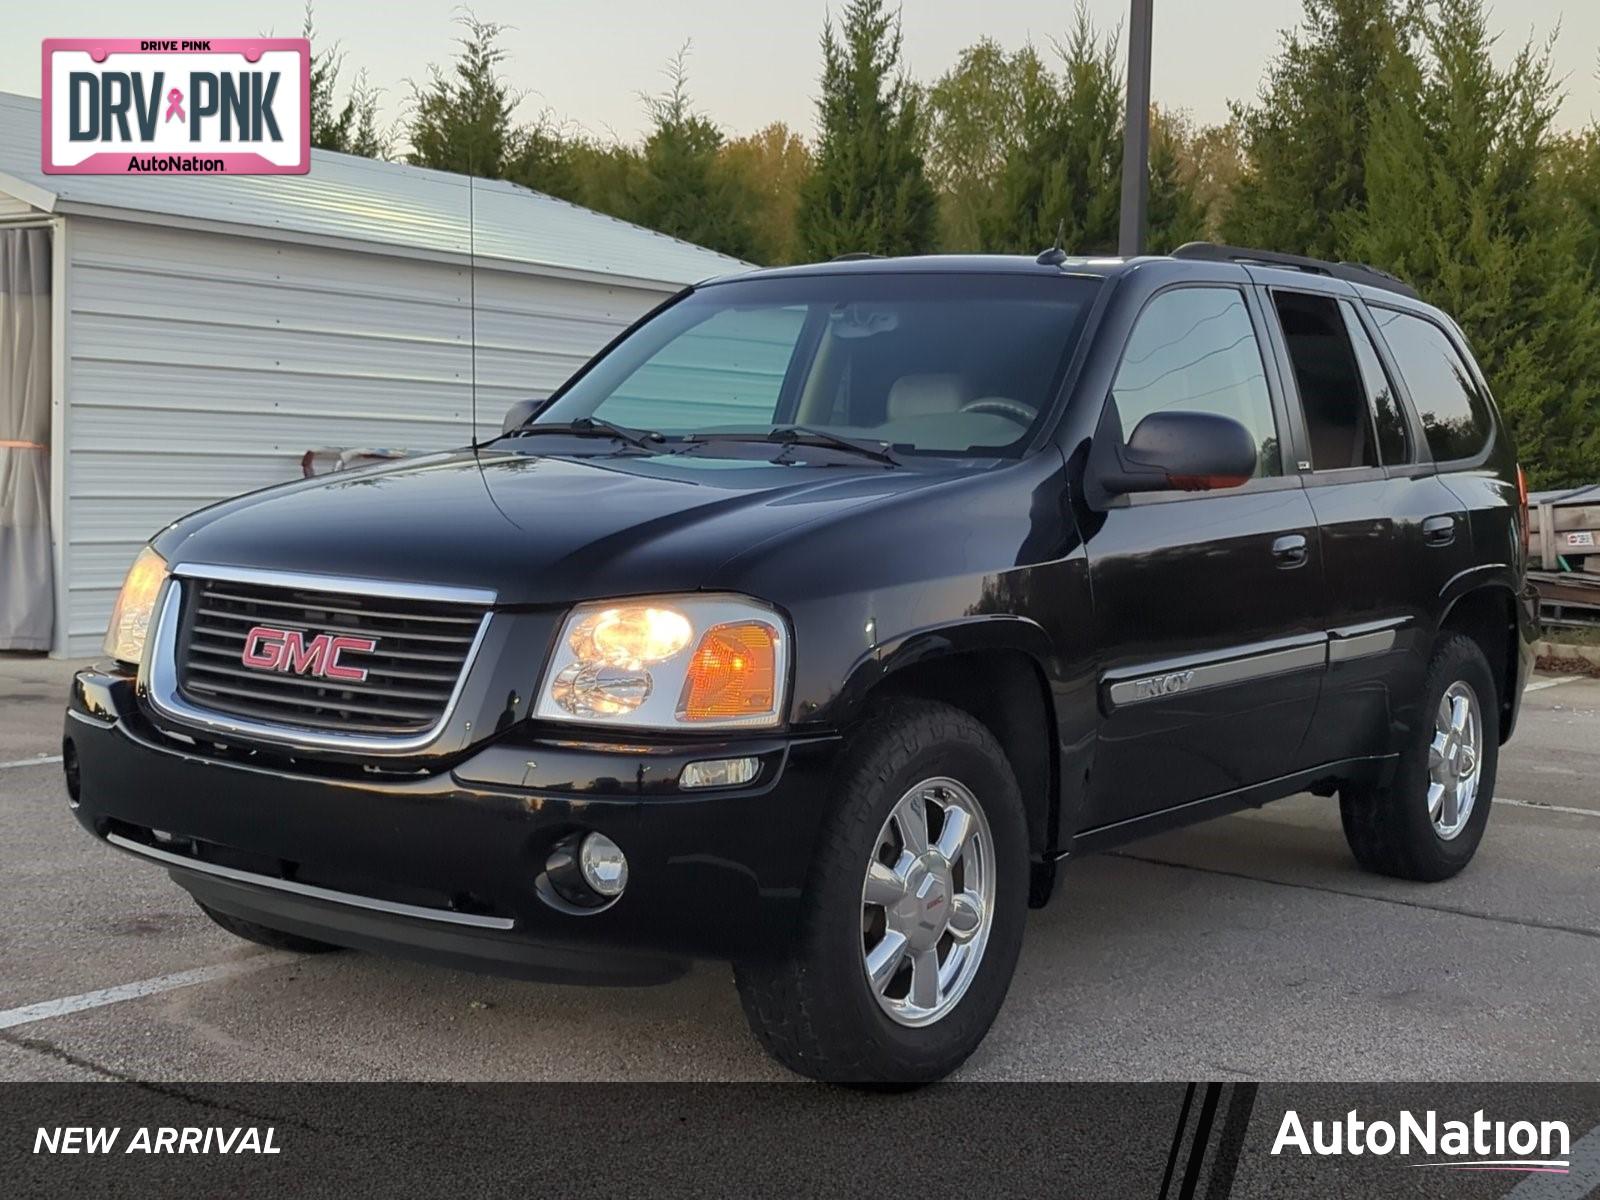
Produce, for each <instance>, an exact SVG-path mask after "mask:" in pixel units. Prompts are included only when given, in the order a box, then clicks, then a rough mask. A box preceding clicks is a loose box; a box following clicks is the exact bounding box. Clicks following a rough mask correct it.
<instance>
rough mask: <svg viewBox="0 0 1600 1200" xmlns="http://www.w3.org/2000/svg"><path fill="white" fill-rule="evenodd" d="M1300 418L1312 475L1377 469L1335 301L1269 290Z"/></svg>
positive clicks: (1368, 418)
mask: <svg viewBox="0 0 1600 1200" xmlns="http://www.w3.org/2000/svg"><path fill="white" fill-rule="evenodd" d="M1272 304H1273V307H1274V308H1275V309H1276V310H1277V313H1278V325H1279V327H1280V328H1281V329H1282V330H1283V340H1284V343H1285V345H1286V346H1287V347H1288V350H1289V362H1290V364H1291V365H1292V366H1293V367H1294V382H1295V390H1296V391H1298V392H1299V393H1300V408H1301V411H1302V412H1303V413H1304V414H1305V418H1306V435H1307V438H1308V439H1309V440H1310V443H1311V446H1310V449H1311V469H1312V470H1313V471H1338V470H1344V469H1347V468H1350V467H1375V466H1377V465H1378V445H1377V438H1376V436H1375V433H1374V430H1373V425H1372V415H1371V413H1370V412H1369V411H1368V408H1367V390H1366V385H1365V384H1364V383H1363V381H1362V378H1361V368H1360V367H1359V365H1358V364H1357V363H1356V355H1355V349H1354V348H1353V347H1352V346H1351V344H1350V333H1349V331H1348V330H1347V329H1346V328H1345V323H1344V317H1343V315H1342V314H1341V313H1340V312H1339V302H1338V301H1337V300H1334V299H1330V298H1329V297H1327V296H1313V295H1309V294H1307V293H1305V292H1284V291H1278V290H1276V289H1274V290H1273V292H1272Z"/></svg>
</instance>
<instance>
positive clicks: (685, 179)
mask: <svg viewBox="0 0 1600 1200" xmlns="http://www.w3.org/2000/svg"><path fill="white" fill-rule="evenodd" d="M687 53H688V47H687V46H685V47H684V49H683V50H680V51H679V52H678V55H677V57H676V58H674V59H673V60H672V62H671V64H670V65H669V66H668V68H667V77H668V79H669V80H670V83H671V86H670V87H669V88H668V90H667V91H666V92H664V93H662V94H661V95H658V96H646V97H644V101H645V107H646V109H647V110H648V111H649V113H650V123H651V129H650V134H649V136H648V137H647V138H646V139H645V143H644V153H643V154H642V155H641V156H640V159H639V162H638V169H637V170H635V171H633V172H631V178H630V179H629V182H628V187H627V195H628V201H627V208H626V211H625V212H624V214H623V215H625V216H626V217H627V218H628V219H629V220H631V221H633V222H635V223H636V224H639V225H644V226H646V227H648V228H650V229H655V230H658V231H659V232H661V233H665V234H670V235H671V236H673V237H680V238H683V239H684V240H685V241H690V242H694V243H696V244H697V245H701V246H706V247H708V248H709V249H712V250H720V251H722V252H723V253H724V254H731V255H733V256H734V257H736V258H749V257H751V256H752V255H753V254H754V253H755V250H756V234H755V229H754V226H753V224H752V216H753V214H754V212H755V209H756V200H755V197H754V195H753V194H752V193H751V191H750V189H749V188H748V186H747V185H746V183H745V180H744V179H743V178H742V177H741V176H739V175H737V174H736V173H734V172H732V171H729V170H728V169H727V167H726V165H725V164H724V163H723V162H722V161H721V159H720V157H719V155H720V152H721V150H722V146H723V136H722V130H720V129H719V128H717V126H716V124H715V123H713V122H712V121H710V120H708V119H707V118H706V117H704V116H702V115H701V114H700V113H697V112H696V111H694V107H693V105H692V104H691V103H690V100H689V76H688V71H687V69H686V65H685V56H686V55H687Z"/></svg>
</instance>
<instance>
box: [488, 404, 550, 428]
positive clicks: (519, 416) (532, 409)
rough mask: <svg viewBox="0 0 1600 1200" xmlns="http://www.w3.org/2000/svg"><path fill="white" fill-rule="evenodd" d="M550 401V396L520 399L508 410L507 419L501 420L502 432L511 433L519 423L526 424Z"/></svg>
mask: <svg viewBox="0 0 1600 1200" xmlns="http://www.w3.org/2000/svg"><path fill="white" fill-rule="evenodd" d="M549 403H550V397H548V396H546V397H545V398H544V399H543V400H518V401H517V402H516V403H515V404H513V405H512V406H511V407H510V408H508V409H507V410H506V416H505V420H503V421H501V422H500V432H501V433H510V432H511V431H512V430H513V429H516V428H517V427H518V426H519V425H526V424H527V423H528V422H529V421H531V420H533V419H534V418H535V417H537V416H538V415H539V414H540V413H542V412H543V411H544V410H545V406H546V405H548V404H549Z"/></svg>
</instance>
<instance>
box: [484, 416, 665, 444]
mask: <svg viewBox="0 0 1600 1200" xmlns="http://www.w3.org/2000/svg"><path fill="white" fill-rule="evenodd" d="M539 433H565V434H568V435H570V436H573V437H604V438H616V439H617V440H618V441H622V442H626V443H627V444H628V445H630V446H637V447H638V448H639V449H641V450H651V449H654V444H655V443H657V442H664V441H666V438H665V437H664V436H662V435H661V434H659V433H657V432H656V431H655V430H653V429H630V428H628V426H626V425H618V424H616V423H615V422H612V421H607V420H606V419H605V418H604V417H576V418H574V419H573V420H571V421H554V422H551V423H549V424H534V425H522V426H519V427H518V428H516V429H513V430H512V431H511V432H510V433H508V434H506V436H507V437H529V436H532V435H533V434H539Z"/></svg>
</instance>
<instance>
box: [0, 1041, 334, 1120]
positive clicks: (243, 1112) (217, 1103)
mask: <svg viewBox="0 0 1600 1200" xmlns="http://www.w3.org/2000/svg"><path fill="white" fill-rule="evenodd" d="M0 1042H4V1043H5V1044H6V1045H8V1046H15V1047H17V1049H19V1050H28V1051H31V1052H32V1053H34V1054H40V1055H43V1056H44V1057H46V1058H51V1059H54V1060H55V1061H56V1062H60V1063H66V1064H67V1065H68V1066H72V1067H76V1068H78V1070H80V1071H88V1072H90V1073H91V1074H93V1075H98V1076H100V1077H101V1078H102V1079H107V1080H111V1081H113V1082H116V1083H128V1084H132V1085H133V1086H134V1087H136V1088H139V1089H141V1090H142V1091H146V1092H150V1093H151V1094H153V1095H157V1096H161V1097H164V1098H165V1099H168V1100H181V1101H183V1102H184V1103H186V1104H193V1105H197V1106H198V1107H200V1108H207V1109H212V1110H214V1111H216V1112H219V1113H227V1114H228V1115H230V1116H234V1117H246V1118H248V1119H250V1120H252V1121H270V1122H274V1123H276V1124H279V1125H285V1126H292V1127H294V1128H296V1129H299V1130H302V1131H304V1132H306V1133H315V1134H327V1133H331V1132H333V1131H331V1130H327V1129H324V1128H322V1127H321V1126H318V1125H313V1124H311V1123H310V1122H308V1121H302V1120H299V1119H298V1118H295V1117H287V1116H284V1115H283V1114H281V1113H265V1112H257V1111H255V1110H254V1109H251V1108H247V1107H245V1106H243V1105H240V1104H234V1103H231V1102H227V1101H223V1100H219V1099H217V1098H216V1097H214V1096H210V1095H207V1094H204V1093H196V1092H192V1091H189V1090H187V1089H185V1088H181V1087H172V1086H169V1085H167V1084H162V1083H153V1082H151V1081H150V1080H146V1079H140V1078H138V1076H135V1075H129V1074H125V1073H124V1072H122V1071H118V1070H116V1069H114V1068H112V1067H107V1066H104V1065H102V1064H100V1063H97V1062H95V1061H94V1060H93V1059H88V1058H84V1057H83V1056H82V1055H79V1054H74V1053H72V1052H71V1051H70V1050H64V1049H62V1048H61V1047H60V1046H58V1045H56V1044H55V1043H54V1042H51V1041H48V1040H46V1039H45V1038H40V1037H22V1036H20V1035H18V1034H14V1033H7V1032H5V1031H3V1030H0Z"/></svg>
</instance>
